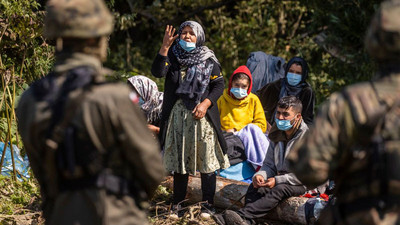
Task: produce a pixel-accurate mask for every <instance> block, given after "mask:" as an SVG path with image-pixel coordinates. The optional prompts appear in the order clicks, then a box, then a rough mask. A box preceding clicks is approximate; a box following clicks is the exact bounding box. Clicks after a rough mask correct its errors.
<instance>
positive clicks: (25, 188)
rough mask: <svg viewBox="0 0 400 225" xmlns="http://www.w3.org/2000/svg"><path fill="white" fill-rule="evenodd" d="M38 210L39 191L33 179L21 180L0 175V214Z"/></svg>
mask: <svg viewBox="0 0 400 225" xmlns="http://www.w3.org/2000/svg"><path fill="white" fill-rule="evenodd" d="M27 211H28V212H30V211H40V191H39V185H38V184H37V182H36V180H35V179H29V180H24V181H23V182H19V181H13V180H12V179H11V178H10V177H5V176H0V214H3V215H15V214H24V213H26V212H27Z"/></svg>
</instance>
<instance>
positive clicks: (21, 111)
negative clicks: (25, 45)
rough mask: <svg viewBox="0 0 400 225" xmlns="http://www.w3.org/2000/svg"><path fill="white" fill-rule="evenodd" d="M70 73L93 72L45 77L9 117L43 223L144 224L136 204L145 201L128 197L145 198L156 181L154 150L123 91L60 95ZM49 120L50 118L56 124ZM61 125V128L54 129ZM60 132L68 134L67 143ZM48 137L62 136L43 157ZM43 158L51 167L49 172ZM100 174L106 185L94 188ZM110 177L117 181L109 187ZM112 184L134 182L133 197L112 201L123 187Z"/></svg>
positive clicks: (82, 87)
mask: <svg viewBox="0 0 400 225" xmlns="http://www.w3.org/2000/svg"><path fill="white" fill-rule="evenodd" d="M77 71H78V73H82V72H83V73H92V72H93V71H91V69H90V68H85V67H80V68H76V69H74V70H72V71H68V72H67V75H66V74H62V75H60V74H50V75H49V76H46V77H45V78H43V79H42V80H40V81H38V82H37V83H35V84H34V85H32V87H31V88H30V89H29V90H27V92H26V93H24V95H23V96H22V97H21V100H20V104H19V106H18V111H17V112H18V119H19V130H20V131H21V136H22V138H23V140H24V144H25V149H26V152H27V154H28V157H29V160H30V162H31V166H32V169H33V172H34V174H35V176H36V177H37V179H38V181H39V183H40V185H41V187H42V196H43V198H44V210H45V217H46V219H47V222H48V223H49V224H75V223H77V224H146V223H147V222H146V221H147V219H146V214H145V213H144V212H143V211H142V210H141V209H140V207H141V205H140V204H142V203H143V202H145V201H146V200H147V199H140V198H136V197H137V196H134V194H135V193H129V192H130V191H132V192H136V193H145V194H148V195H151V194H152V193H153V191H154V189H155V188H156V187H157V185H158V183H159V182H160V180H161V179H162V177H163V168H162V163H161V159H160V156H159V147H158V144H157V142H156V141H155V140H154V139H153V138H152V135H151V134H150V132H149V131H148V130H147V127H146V119H145V118H144V115H142V112H141V111H140V109H139V108H138V107H137V106H135V105H134V101H137V99H135V98H136V97H135V95H134V94H133V93H132V92H131V90H130V89H129V87H128V86H127V85H126V84H121V83H105V82H102V81H100V82H98V81H96V82H93V81H88V83H86V84H78V85H77V87H76V88H75V89H74V88H71V86H69V87H68V85H67V87H66V83H67V82H68V79H69V78H70V77H69V76H68V74H74V73H77ZM81 75H82V76H81V77H80V78H83V77H85V76H92V77H94V78H96V76H97V78H98V76H99V75H98V74H86V75H85V74H81ZM78 77H79V76H78ZM83 80H85V79H83ZM76 82H82V80H76ZM72 83H74V82H72ZM75 85H76V84H75ZM66 90H68V91H66ZM58 114H61V115H58ZM54 117H58V119H56V123H55V122H54V121H55V119H54ZM67 117H68V118H69V119H66V118H67ZM63 123H65V124H66V125H65V126H59V124H63ZM51 127H53V130H52V131H50V133H49V129H51ZM60 129H62V132H61V133H60V132H59V131H58V130H60ZM67 131H71V132H72V135H70V136H69V137H70V140H68V135H66V134H65V133H68V132H67ZM54 133H55V134H54ZM54 136H63V137H62V138H61V139H60V140H59V141H58V142H61V143H57V144H59V145H62V147H60V148H58V149H56V150H55V154H54V155H51V154H50V155H49V146H48V145H47V141H48V139H55V140H56V142H57V140H58V139H57V137H54ZM65 139H67V141H66V140H65ZM65 143H67V144H65ZM67 145H68V146H70V147H68V146H67ZM71 145H72V146H71ZM49 157H50V158H52V159H54V160H50V161H52V162H54V163H53V164H52V165H49V160H48V158H49ZM51 171H53V172H51ZM104 174H106V175H105V176H104V179H105V180H106V181H107V182H106V181H104V183H103V184H101V185H102V186H99V185H98V182H99V179H98V178H99V177H100V176H103V175H104ZM110 177H111V179H119V180H118V182H114V183H112V182H111V183H110V182H108V179H110ZM119 181H123V182H125V181H126V182H127V183H133V182H135V185H131V186H127V187H126V188H135V189H136V190H125V191H124V192H121V193H116V192H118V190H114V189H118V188H121V187H124V186H119V184H118V183H119ZM106 183H107V184H106ZM108 185H109V186H108ZM133 196H134V197H133ZM142 201H143V202H142ZM123 215H129V216H123Z"/></svg>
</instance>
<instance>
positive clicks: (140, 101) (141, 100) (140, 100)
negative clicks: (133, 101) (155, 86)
mask: <svg viewBox="0 0 400 225" xmlns="http://www.w3.org/2000/svg"><path fill="white" fill-rule="evenodd" d="M143 104H144V100H143V98H142V97H139V105H140V106H142V105H143Z"/></svg>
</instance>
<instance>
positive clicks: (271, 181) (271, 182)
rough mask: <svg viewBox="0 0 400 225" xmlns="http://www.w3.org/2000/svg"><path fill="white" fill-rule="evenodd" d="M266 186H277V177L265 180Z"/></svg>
mask: <svg viewBox="0 0 400 225" xmlns="http://www.w3.org/2000/svg"><path fill="white" fill-rule="evenodd" d="M265 187H267V188H273V187H275V177H271V178H268V179H267V182H265Z"/></svg>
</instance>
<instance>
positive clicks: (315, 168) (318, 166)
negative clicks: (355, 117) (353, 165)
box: [288, 94, 354, 188]
mask: <svg viewBox="0 0 400 225" xmlns="http://www.w3.org/2000/svg"><path fill="white" fill-rule="evenodd" d="M353 128H354V126H353V123H352V120H351V112H350V110H349V107H348V105H347V103H346V102H345V101H344V99H343V96H341V95H340V94H334V95H332V96H331V97H330V100H329V101H327V102H326V103H325V104H324V105H323V106H322V107H321V109H320V111H319V113H318V115H317V117H316V119H315V121H314V126H312V127H311V128H310V131H309V132H308V133H307V134H306V135H305V137H304V138H303V139H302V140H301V141H299V143H297V144H296V145H295V146H294V147H293V149H292V151H291V152H290V154H289V156H288V161H289V166H290V170H291V171H293V172H294V174H295V175H296V177H297V178H298V179H299V180H300V181H301V182H302V183H303V184H304V185H306V186H307V187H309V188H313V187H316V186H318V185H320V184H322V183H324V182H325V181H326V180H327V179H328V178H330V176H332V175H333V171H335V170H336V169H337V167H338V165H339V164H340V162H339V161H340V159H341V157H340V155H341V149H343V148H345V147H346V146H343V144H342V143H344V140H346V139H349V138H350V137H351V133H352V130H353Z"/></svg>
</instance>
